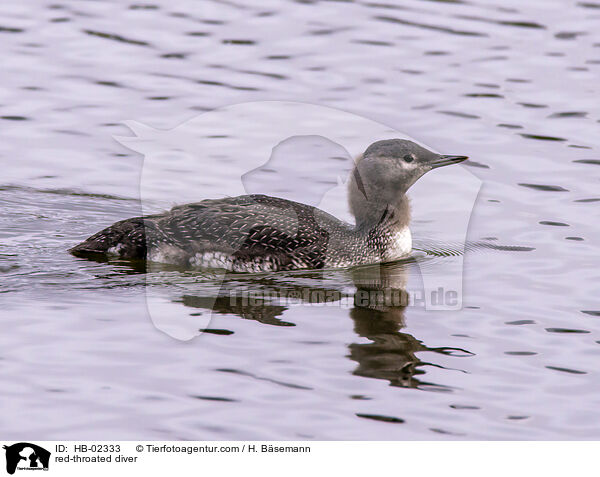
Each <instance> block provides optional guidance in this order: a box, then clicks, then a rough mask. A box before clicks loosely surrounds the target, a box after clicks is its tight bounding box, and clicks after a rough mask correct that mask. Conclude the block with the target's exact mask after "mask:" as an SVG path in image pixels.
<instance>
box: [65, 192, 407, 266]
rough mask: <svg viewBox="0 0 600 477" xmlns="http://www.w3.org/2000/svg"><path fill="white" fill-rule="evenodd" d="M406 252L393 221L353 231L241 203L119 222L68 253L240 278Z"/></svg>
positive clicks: (300, 212)
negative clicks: (234, 274) (233, 274)
mask: <svg viewBox="0 0 600 477" xmlns="http://www.w3.org/2000/svg"><path fill="white" fill-rule="evenodd" d="M410 250H411V237H410V230H409V229H408V226H407V224H402V226H400V227H396V226H395V223H394V221H393V217H388V218H387V220H386V218H384V220H382V222H381V223H380V224H379V225H378V227H377V229H375V230H373V229H370V230H360V229H358V228H356V227H354V226H353V225H350V224H347V223H345V222H342V221H341V220H338V219H337V218H335V217H333V216H332V215H330V214H328V213H326V212H324V211H322V210H320V209H318V208H316V207H311V206H309V205H304V204H300V203H298V202H293V201H290V200H286V199H280V198H276V197H269V196H265V195H243V196H239V197H229V198H225V199H216V200H203V201H201V202H197V203H193V204H186V205H182V206H178V207H174V208H173V209H171V210H170V211H168V212H165V213H163V214H156V215H149V216H145V217H135V218H131V219H126V220H122V221H120V222H117V223H115V224H113V225H111V226H110V227H108V228H106V229H104V230H102V231H100V232H98V233H97V234H95V235H93V236H92V237H90V238H89V239H87V240H86V241H85V242H83V243H81V244H79V245H78V246H76V247H75V248H73V249H71V252H72V253H74V254H75V255H79V256H84V255H89V254H95V253H107V254H109V255H110V254H112V255H118V256H120V257H122V258H129V259H140V258H142V259H148V260H150V261H154V262H162V263H172V264H178V265H182V266H192V267H207V268H224V269H227V270H231V271H237V272H240V271H273V270H291V269H300V268H323V267H346V266H351V265H360V264H366V263H376V262H385V261H392V260H395V259H397V258H401V257H402V256H406V255H407V254H408V253H409V252H410Z"/></svg>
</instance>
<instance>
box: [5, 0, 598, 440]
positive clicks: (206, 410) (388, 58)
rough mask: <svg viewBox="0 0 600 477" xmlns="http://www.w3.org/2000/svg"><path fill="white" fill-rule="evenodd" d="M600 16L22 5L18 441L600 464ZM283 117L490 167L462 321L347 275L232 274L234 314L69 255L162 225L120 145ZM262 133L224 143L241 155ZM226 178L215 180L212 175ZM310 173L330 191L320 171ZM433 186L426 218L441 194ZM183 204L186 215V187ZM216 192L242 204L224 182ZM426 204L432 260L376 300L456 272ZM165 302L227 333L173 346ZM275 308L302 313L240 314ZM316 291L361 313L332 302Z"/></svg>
mask: <svg viewBox="0 0 600 477" xmlns="http://www.w3.org/2000/svg"><path fill="white" fill-rule="evenodd" d="M599 7H600V5H597V4H595V3H593V2H564V1H543V2H542V1H533V2H527V3H526V4H524V3H523V2H516V1H508V2H507V1H502V2H500V1H499V0H497V1H495V2H494V1H492V2H489V1H485V2H484V1H452V2H448V1H445V2H438V1H417V0H409V1H406V2H403V3H402V4H401V5H400V4H396V3H393V2H389V3H387V2H385V1H383V2H379V1H377V2H368V1H363V2H360V1H356V2H343V3H340V2H326V1H323V2H317V1H315V2H312V1H311V2H261V4H260V6H258V5H254V6H252V5H249V4H246V3H243V2H240V3H237V2H216V1H215V2H212V1H211V2H202V5H198V6H197V7H196V8H190V4H188V3H178V2H152V3H145V4H137V3H132V4H127V3H122V2H112V3H111V2H83V1H81V2H80V1H74V2H68V3H67V2H65V3H60V2H58V3H57V2H55V3H52V4H48V3H47V2H41V1H40V2H37V3H36V2H34V3H31V2H28V3H27V4H25V3H23V4H17V3H14V2H12V3H6V4H3V5H2V6H1V7H0V11H1V18H2V21H1V23H0V37H1V38H2V42H1V43H0V45H1V46H0V49H1V52H2V58H3V74H2V79H1V81H0V137H1V140H0V161H1V163H2V166H3V167H2V175H1V176H0V296H1V299H2V306H1V307H0V317H1V320H2V324H3V330H4V333H3V334H2V338H0V341H1V347H0V364H1V368H0V370H1V373H2V378H1V379H2V381H1V382H2V395H3V396H2V402H3V415H2V418H1V421H0V422H1V429H2V434H3V435H4V436H5V437H7V438H9V437H10V438H11V439H21V438H23V439H24V438H26V437H30V436H32V435H35V436H36V438H37V439H598V438H600V429H599V428H598V424H597V422H598V421H599V419H600V414H599V412H598V409H599V407H600V406H599V404H600V400H599V398H598V395H599V391H600V380H599V379H598V371H597V369H598V365H597V363H598V359H599V354H600V322H599V321H598V320H599V315H600V305H599V304H598V298H597V292H598V288H597V283H598V272H597V269H598V259H597V257H598V225H597V220H596V219H597V217H598V214H597V210H598V202H599V201H600V192H599V189H598V185H599V180H598V177H599V176H598V172H599V171H600V169H599V168H598V164H599V161H600V157H599V156H598V150H597V147H598V146H597V138H598V128H599V121H600V114H599V110H598V95H599V91H598V75H599V68H600V36H599V34H598V29H597V24H598V21H599V20H600V8H599ZM264 100H285V101H300V102H307V103H312V104H318V105H323V106H328V107H332V108H338V109H340V110H344V111H348V112H351V113H353V114H358V115H362V116H364V117H367V118H369V119H372V120H374V121H377V122H379V123H382V124H386V125H388V126H389V127H390V128H391V129H394V130H398V131H403V132H405V133H406V134H408V135H410V136H411V137H413V138H416V139H418V140H419V141H421V142H423V143H424V144H427V145H429V146H431V147H432V148H435V149H437V150H439V151H441V152H444V153H448V154H467V155H469V156H470V157H471V161H472V162H471V164H470V165H465V166H457V167H463V168H465V169H468V170H469V172H471V173H473V174H474V175H475V176H477V177H478V178H479V179H480V180H481V181H482V183H483V186H482V188H481V191H480V192H479V195H478V198H477V202H476V205H475V208H474V212H473V215H472V217H471V220H470V223H469V230H468V240H469V242H470V243H474V244H475V243H485V244H487V245H486V246H485V247H483V246H477V247H467V248H468V250H467V253H466V255H465V273H464V281H463V306H462V309H460V310H453V311H429V310H426V309H425V308H424V307H423V306H418V304H415V303H411V305H410V306H407V307H404V306H381V307H373V306H370V307H369V306H367V307H365V306H357V305H355V303H354V301H353V297H354V295H355V294H356V293H357V290H360V289H361V287H362V288H365V287H366V288H369V287H374V286H375V287H376V286H378V284H377V283H373V282H372V281H369V279H368V276H367V278H366V279H365V277H364V276H362V277H361V276H359V277H358V278H357V276H356V275H355V274H353V272H352V271H348V270H326V271H320V272H301V273H300V272H295V273H282V274H266V275H261V276H258V277H257V276H248V275H241V276H228V277H226V278H225V281H224V283H223V289H221V284H220V283H217V282H216V281H215V280H212V278H211V276H210V275H209V274H202V273H200V274H195V275H194V274H192V273H191V272H186V271H179V270H172V269H155V270H153V271H151V272H150V273H143V270H140V269H139V268H136V267H132V266H131V264H127V263H120V262H117V263H114V262H108V263H103V262H93V261H87V260H81V259H76V258H74V257H72V256H70V255H69V254H68V253H67V251H66V250H67V249H68V248H69V247H70V246H73V245H74V244H76V243H77V242H78V241H80V240H82V239H84V238H85V237H87V236H88V235H90V234H92V233H94V232H96V231H97V230H99V229H101V228H103V227H105V226H106V225H108V224H110V223H112V222H113V221H116V220H119V219H122V218H126V217H131V216H135V215H139V214H140V213H141V212H142V204H141V203H140V197H141V195H140V177H141V174H142V163H143V158H142V156H141V155H140V154H137V153H135V152H133V151H131V150H129V149H127V148H125V147H124V146H122V145H121V144H119V143H118V142H116V141H115V140H114V139H113V138H112V136H113V135H119V136H127V135H130V134H131V132H130V131H129V130H128V128H127V127H125V126H124V125H123V124H122V121H124V120H130V119H134V120H137V121H140V122H142V123H145V124H149V125H151V126H152V127H154V128H164V129H170V128H173V127H175V126H177V125H179V124H181V123H183V122H185V121H187V120H189V119H192V118H194V117H196V116H197V115H198V114H200V113H202V112H206V111H210V110H212V109H214V108H218V107H222V106H224V105H228V104H236V103H241V102H247V101H264ZM238 134H239V131H238V133H236V130H235V129H233V128H232V130H231V131H229V132H228V135H229V136H230V137H229V138H222V137H215V138H213V139H207V140H208V141H225V144H229V143H233V142H234V141H235V138H236V137H237V135H238ZM360 139H361V140H362V141H363V142H364V143H365V144H368V143H369V142H370V139H371V138H368V137H365V138H360ZM264 159H265V161H267V159H268V157H265V158H264ZM238 160H239V157H238ZM227 167H228V164H227V161H226V160H223V161H222V162H219V161H214V164H213V166H212V172H213V173H214V174H223V175H226V174H227ZM293 173H294V169H292V171H291V174H292V175H293ZM297 175H298V177H299V178H301V180H302V181H303V182H302V183H303V184H310V183H311V182H310V178H311V176H310V174H307V173H306V170H304V169H301V168H298V170H297ZM444 177H447V178H448V180H450V177H451V176H442V175H440V176H438V179H435V180H438V181H440V182H443V178H444ZM254 179H255V180H254V182H253V187H258V188H260V187H261V185H262V186H263V187H264V188H269V187H271V186H273V183H272V182H270V181H269V180H268V178H266V177H265V176H261V175H260V174H256V175H255V176H254ZM316 179H318V178H316ZM431 180H434V179H431ZM199 181H201V177H200V178H199ZM426 184H427V183H425V182H424V183H423V185H422V186H421V188H419V185H417V187H416V188H415V191H414V194H416V196H417V197H419V196H420V197H423V196H427V195H428V194H429V195H430V196H432V199H431V200H434V199H435V197H436V194H437V193H439V194H443V193H444V192H443V191H444V190H445V189H444V188H443V187H436V188H435V189H433V190H435V191H436V194H433V193H431V192H430V190H429V189H427V187H426ZM442 185H443V184H442ZM451 185H452V184H448V187H450V186H451ZM165 188H166V190H167V191H169V190H172V191H173V194H174V195H173V202H177V201H178V200H179V198H178V197H177V196H176V194H177V192H176V191H177V190H178V184H177V183H176V182H171V183H169V182H167V183H165ZM201 189H202V191H201V194H202V196H204V195H207V196H217V195H218V194H220V193H222V191H221V190H220V189H219V187H218V184H215V182H214V181H206V183H205V184H204V185H203V186H202V187H201ZM281 189H282V190H280V191H279V192H280V193H282V194H283V193H286V191H287V192H293V190H292V189H293V184H290V187H289V188H286V187H285V186H284V187H281ZM288 189H290V190H288ZM294 190H295V189H294ZM253 192H254V190H253ZM338 203H339V204H340V205H339V207H340V209H342V208H344V203H342V202H338ZM432 203H433V202H432ZM155 205H156V206H157V207H159V206H161V207H162V206H163V205H164V204H163V203H162V202H160V201H157V202H156V204H155ZM414 205H415V215H414V226H413V234H414V236H415V239H416V243H417V245H419V244H421V245H422V247H421V248H422V249H423V250H425V251H426V252H421V254H420V257H421V258H419V259H417V260H416V261H412V262H408V263H400V264H395V265H393V266H391V267H387V268H386V270H385V271H384V272H382V273H380V274H379V275H378V277H379V278H378V280H382V279H383V280H388V281H389V282H394V283H396V282H398V281H399V282H400V283H401V286H400V287H399V288H407V289H410V290H418V289H419V287H420V286H421V285H422V280H423V276H427V274H433V275H435V274H436V273H437V271H438V270H439V266H440V264H444V263H445V262H444V260H450V261H451V260H453V258H452V253H449V254H444V253H437V254H435V253H434V254H432V253H429V254H427V251H429V252H436V251H437V252H440V251H444V250H447V251H448V250H449V251H452V250H455V247H454V246H453V245H452V243H453V242H452V240H451V239H450V238H447V242H444V241H443V240H442V241H440V237H442V238H443V237H444V231H445V230H446V228H447V226H448V224H446V223H445V222H444V220H443V217H444V213H443V211H440V210H437V209H433V210H432V209H431V208H430V207H429V205H430V203H429V202H427V201H425V202H423V201H416V200H415V201H414ZM450 205H451V204H448V206H450ZM342 212H344V211H341V210H340V214H341V213H342ZM434 238H435V241H434V242H433V245H431V243H430V242H428V241H431V240H433V239H434ZM496 244H497V245H499V246H500V247H495V246H494V245H496ZM514 247H518V248H514ZM459 249H460V247H459ZM417 255H419V254H417ZM188 282H191V283H193V287H195V288H193V289H190V288H191V286H187V284H188ZM386 283H387V282H386ZM148 289H151V290H158V291H159V292H161V293H163V292H164V293H166V294H167V295H168V296H169V300H170V301H169V300H167V301H166V302H165V304H164V306H165V308H164V310H165V311H164V312H165V313H180V314H185V319H189V320H194V319H197V320H198V322H199V323H201V327H203V328H202V329H205V328H208V329H207V330H206V332H204V333H202V334H201V335H200V336H199V337H197V338H195V339H193V340H191V341H188V342H182V341H178V340H175V339H172V338H170V337H169V336H167V335H166V334H164V333H162V332H161V331H159V330H157V329H156V328H155V327H154V326H153V323H152V321H151V319H150V315H149V313H148V308H147V304H146V291H147V290H148ZM264 289H268V290H279V291H281V290H284V291H286V293H289V292H290V291H298V290H300V297H299V299H298V300H297V302H296V303H293V304H287V305H285V304H284V305H277V304H273V303H260V302H259V303H255V304H253V305H249V304H248V305H246V304H244V303H240V302H236V301H233V302H232V301H231V300H230V299H229V298H226V299H222V300H219V299H218V297H219V293H221V294H223V293H224V292H227V291H231V290H235V291H241V290H250V291H252V290H255V291H256V290H258V291H260V290H264ZM220 290H221V291H220ZM305 290H309V291H315V292H316V295H315V296H319V294H320V293H326V292H332V293H333V296H336V297H337V298H339V301H335V300H334V301H333V302H325V303H311V300H310V299H309V300H308V301H307V300H303V299H302V295H301V294H302V292H303V291H305ZM336 294H337V295H336ZM344 297H350V299H349V300H346V301H345V302H344V303H345V305H343V306H342V305H341V304H340V303H341V302H343V301H344V299H345V298H344ZM215 299H216V300H217V302H216V304H215ZM207 300H208V301H209V302H210V307H207ZM317 301H318V300H317ZM208 308H214V310H215V314H214V318H213V319H212V320H210V322H209V323H208V325H206V324H205V323H206V320H204V318H205V317H206V312H207V309H208ZM182 316H183V315H182ZM25 422H26V423H27V426H25V427H24V426H23V423H25Z"/></svg>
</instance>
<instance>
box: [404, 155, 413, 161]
mask: <svg viewBox="0 0 600 477" xmlns="http://www.w3.org/2000/svg"><path fill="white" fill-rule="evenodd" d="M414 160H415V158H414V157H413V156H412V154H407V155H406V156H404V162H412V161H414Z"/></svg>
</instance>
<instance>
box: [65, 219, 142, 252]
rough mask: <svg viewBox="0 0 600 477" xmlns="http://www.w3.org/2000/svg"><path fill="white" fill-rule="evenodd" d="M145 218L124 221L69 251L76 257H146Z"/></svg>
mask: <svg viewBox="0 0 600 477" xmlns="http://www.w3.org/2000/svg"><path fill="white" fill-rule="evenodd" d="M146 250H147V246H146V233H145V226H144V218H143V217H135V218H132V219H126V220H122V221H120V222H117V223H115V224H113V225H111V226H110V227H107V228H105V229H104V230H101V231H100V232H98V233H97V234H94V235H92V236H91V237H89V238H88V239H86V240H85V241H83V242H81V243H80V244H78V245H75V247H73V248H71V249H69V252H71V253H72V254H73V255H75V256H76V257H88V256H92V255H105V254H115V255H119V256H120V257H123V258H145V257H146Z"/></svg>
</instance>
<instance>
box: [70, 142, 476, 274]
mask: <svg viewBox="0 0 600 477" xmlns="http://www.w3.org/2000/svg"><path fill="white" fill-rule="evenodd" d="M465 159H467V157H466V156H447V155H440V154H436V153H434V152H431V151H428V150H427V149H424V148H423V147H421V146H419V145H417V144H415V143H414V142H411V141H408V140H403V139H390V140H384V141H378V142H375V143H373V144H371V145H370V146H369V147H368V148H367V150H366V151H365V152H364V154H363V155H362V156H361V157H360V158H359V159H358V161H357V163H356V165H355V167H354V170H353V172H352V175H351V178H350V181H349V202H350V210H351V212H352V214H353V215H354V217H355V218H356V225H355V226H353V225H350V224H347V223H345V222H342V221H340V220H338V219H336V218H335V217H333V216H332V215H330V214H328V213H326V212H324V211H322V210H320V209H317V208H315V207H311V206H309V205H304V204H300V203H298V202H293V201H290V200H286V199H280V198H276V197H269V196H265V195H243V196H239V197H229V198H225V199H216V200H203V201H201V202H197V203H193V204H186V205H181V206H177V207H174V208H173V209H171V210H170V211H169V212H165V213H162V214H155V215H148V216H144V217H135V218H131V219H126V220H122V221H120V222H117V223H115V224H113V225H111V226H110V227H108V228H106V229H104V230H102V231H100V232H98V233H97V234H95V235H92V236H91V237H90V238H88V239H87V240H86V241H84V242H82V243H80V244H79V245H77V246H75V247H73V248H72V249H70V252H71V253H72V254H74V255H76V256H84V257H85V256H93V255H97V254H108V255H110V254H114V255H118V256H120V257H122V258H127V259H146V260H150V261H156V262H166V263H173V264H178V265H183V266H192V267H211V268H225V269H228V270H230V271H236V272H248V271H251V272H257V271H273V270H292V269H300V268H323V267H346V266H353V265H363V264H369V263H379V262H390V261H393V260H397V259H399V258H402V257H406V256H407V255H408V254H409V253H410V251H411V248H412V238H411V234H410V229H409V228H408V225H409V221H410V206H409V203H408V198H407V197H406V191H407V190H408V189H409V187H410V186H412V185H413V184H414V183H415V182H416V181H417V180H418V179H419V178H420V177H421V176H422V175H423V174H425V173H426V172H428V171H430V170H431V169H434V168H437V167H441V166H446V165H450V164H456V163H458V162H461V161H464V160H465Z"/></svg>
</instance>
